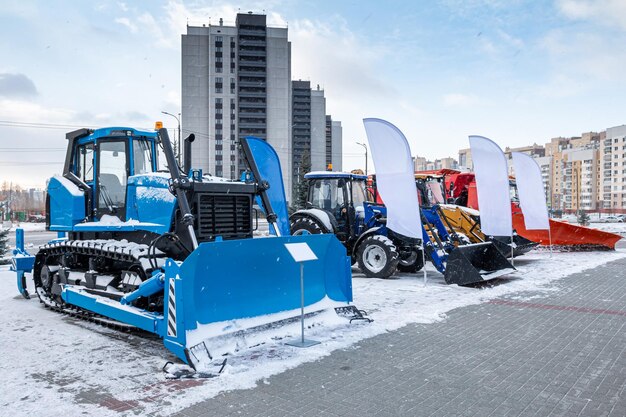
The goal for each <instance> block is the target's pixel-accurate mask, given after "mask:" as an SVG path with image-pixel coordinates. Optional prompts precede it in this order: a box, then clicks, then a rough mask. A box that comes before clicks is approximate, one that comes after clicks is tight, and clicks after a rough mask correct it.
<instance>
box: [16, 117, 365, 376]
mask: <svg viewBox="0 0 626 417" xmlns="http://www.w3.org/2000/svg"><path fill="white" fill-rule="evenodd" d="M66 137H67V139H68V147H67V154H66V158H65V165H64V169H63V174H62V175H59V176H55V177H53V178H51V179H50V180H49V182H48V189H47V192H48V193H47V200H46V206H47V207H46V208H47V210H46V223H47V224H46V226H47V229H48V230H51V231H58V232H64V233H65V234H66V238H64V239H57V240H54V241H52V242H50V243H48V244H46V245H44V246H42V247H41V248H40V249H39V251H38V252H37V254H36V255H35V256H31V255H30V254H29V253H28V252H27V251H25V250H24V245H23V242H24V239H23V238H24V237H23V234H21V233H20V234H19V235H18V240H17V242H18V245H17V248H16V250H15V251H14V257H13V269H14V270H15V271H16V272H17V274H18V277H17V278H18V287H19V289H20V292H21V293H22V295H24V296H25V297H27V298H28V297H29V294H28V290H27V288H26V278H25V277H26V275H25V274H30V275H29V276H30V277H32V281H33V282H34V287H35V288H34V291H35V293H36V294H37V296H38V297H39V300H40V301H41V302H42V303H43V304H44V305H45V306H46V307H49V308H51V309H53V310H57V311H61V312H71V313H72V314H77V315H82V316H86V317H87V318H89V319H90V320H94V321H101V322H104V323H109V324H110V323H114V324H115V325H116V326H121V327H123V326H128V327H131V326H132V327H134V328H139V329H143V330H145V331H148V332H152V333H155V334H157V335H159V336H160V337H161V338H163V342H164V344H165V346H166V347H167V348H168V349H169V350H171V351H172V352H173V353H174V354H175V355H176V356H178V357H179V358H180V359H181V360H182V361H184V362H186V363H188V364H189V365H191V366H193V367H194V368H195V367H196V366H198V365H200V364H202V363H203V362H204V361H207V360H208V361H210V360H211V358H215V357H216V355H221V354H224V353H227V352H232V351H233V349H235V350H236V349H240V348H243V347H245V346H249V345H250V343H255V344H256V343H258V337H259V335H262V334H265V335H267V332H265V333H264V331H266V330H270V329H271V330H272V331H275V330H276V328H277V327H279V328H280V326H277V324H285V325H288V324H289V323H296V322H297V319H298V317H299V314H300V305H301V287H300V267H301V265H300V264H298V263H297V262H296V261H295V260H294V259H293V258H292V257H291V256H290V252H289V251H288V249H287V246H286V245H290V244H300V245H302V244H306V245H307V246H308V247H309V248H310V249H311V250H312V251H313V253H314V254H315V255H316V257H317V260H315V261H311V262H307V263H306V266H305V276H306V279H305V284H306V285H305V288H304V305H305V312H306V314H307V317H321V316H320V315H317V314H316V313H319V312H326V311H329V312H331V313H335V312H337V313H339V314H340V315H345V316H349V315H350V312H351V311H357V310H356V309H354V307H353V306H352V305H351V304H350V303H351V301H352V286H351V270H350V258H349V257H348V256H346V250H345V248H344V246H343V245H342V244H341V242H339V240H337V239H336V238H335V236H333V235H299V236H291V235H290V234H289V223H288V218H287V208H286V201H285V195H284V189H283V184H282V178H281V177H282V174H281V171H280V163H279V162H278V157H277V155H276V153H275V152H274V150H273V149H272V148H271V146H269V145H268V144H267V143H266V142H265V141H264V140H261V139H258V138H253V137H248V138H242V139H241V140H240V147H241V151H242V156H243V159H244V160H245V162H246V163H247V165H248V168H249V169H250V171H251V175H248V176H247V178H249V180H248V181H235V180H230V179H225V178H218V177H214V176H211V175H203V174H202V172H201V171H200V170H197V169H192V168H191V166H190V161H191V142H192V141H193V135H190V137H189V138H187V139H186V140H185V162H184V164H183V165H184V168H181V167H180V166H179V164H178V163H177V161H176V158H175V154H174V152H173V149H172V146H171V143H170V139H169V137H168V134H167V130H165V129H159V130H158V131H140V130H135V129H132V128H125V127H112V128H103V129H97V130H91V129H79V130H76V131H73V132H70V133H68V134H67V135H66ZM159 147H161V148H162V151H163V153H164V155H165V157H166V160H167V170H165V171H160V170H159V166H158V151H159V149H158V148H159ZM255 201H257V202H258V203H259V205H260V208H261V209H262V210H263V211H264V213H265V215H266V217H267V220H268V222H269V225H270V231H271V234H272V235H271V236H269V237H262V238H255V237H254V236H253V232H254V230H255V228H256V226H257V225H258V211H257V209H255V205H254V203H255ZM333 309H334V310H333ZM357 313H358V311H357ZM320 321H321V319H320ZM294 325H295V324H293V325H292V326H291V327H293V326H294ZM296 327H297V326H296Z"/></svg>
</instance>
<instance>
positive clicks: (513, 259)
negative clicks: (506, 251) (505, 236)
mask: <svg viewBox="0 0 626 417" xmlns="http://www.w3.org/2000/svg"><path fill="white" fill-rule="evenodd" d="M511 265H513V268H515V257H513V232H511Z"/></svg>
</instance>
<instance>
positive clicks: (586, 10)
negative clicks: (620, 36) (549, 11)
mask: <svg viewBox="0 0 626 417" xmlns="http://www.w3.org/2000/svg"><path fill="white" fill-rule="evenodd" d="M557 7H558V8H559V10H560V11H561V13H563V14H564V15H565V16H567V17H569V18H570V19H574V20H592V21H594V22H596V23H600V24H603V25H611V26H616V27H619V28H621V29H622V30H626V1H624V0H558V2H557Z"/></svg>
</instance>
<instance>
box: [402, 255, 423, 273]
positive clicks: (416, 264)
mask: <svg viewBox="0 0 626 417" xmlns="http://www.w3.org/2000/svg"><path fill="white" fill-rule="evenodd" d="M423 267H424V258H423V257H422V251H421V250H419V251H411V253H409V254H408V255H406V256H405V257H402V256H400V257H399V258H398V271H400V272H418V271H420V270H421V269H422V268H423Z"/></svg>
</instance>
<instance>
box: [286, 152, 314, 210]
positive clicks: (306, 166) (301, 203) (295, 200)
mask: <svg viewBox="0 0 626 417" xmlns="http://www.w3.org/2000/svg"><path fill="white" fill-rule="evenodd" d="M309 171H311V154H310V153H309V152H308V151H306V152H305V153H304V154H302V160H301V162H300V170H299V171H298V177H297V178H296V182H295V183H294V184H293V192H292V193H291V207H290V209H291V210H290V211H292V212H293V211H296V210H300V209H303V208H305V207H306V201H307V195H308V189H309V187H308V186H307V183H306V180H305V179H304V174H306V173H308V172H309Z"/></svg>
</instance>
